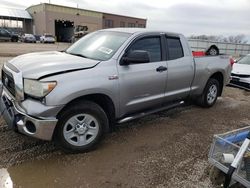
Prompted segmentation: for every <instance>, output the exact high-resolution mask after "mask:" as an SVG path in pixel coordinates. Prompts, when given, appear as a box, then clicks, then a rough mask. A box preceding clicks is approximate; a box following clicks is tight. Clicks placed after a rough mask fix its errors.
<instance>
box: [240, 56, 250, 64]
mask: <svg viewBox="0 0 250 188" xmlns="http://www.w3.org/2000/svg"><path fill="white" fill-rule="evenodd" d="M237 63H238V64H246V65H250V55H247V56H245V57H243V58H241V59H240V60H239V61H238V62H237Z"/></svg>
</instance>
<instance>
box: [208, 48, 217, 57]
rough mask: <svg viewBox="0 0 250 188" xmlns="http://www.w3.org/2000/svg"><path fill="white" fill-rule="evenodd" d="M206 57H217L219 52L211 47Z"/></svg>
mask: <svg viewBox="0 0 250 188" xmlns="http://www.w3.org/2000/svg"><path fill="white" fill-rule="evenodd" d="M208 55H211V56H216V55H219V50H218V49H217V48H215V47H211V48H210V49H209V50H208Z"/></svg>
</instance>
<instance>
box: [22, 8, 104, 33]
mask: <svg viewBox="0 0 250 188" xmlns="http://www.w3.org/2000/svg"><path fill="white" fill-rule="evenodd" d="M27 10H28V12H29V13H30V14H31V15H32V17H33V22H34V25H35V27H34V28H35V31H34V32H35V33H36V34H39V35H42V34H44V33H51V34H52V35H55V20H68V21H71V22H74V25H86V26H88V29H89V31H90V32H92V31H95V30H98V29H101V28H102V17H103V15H102V13H98V12H93V11H88V10H82V9H76V8H70V7H64V6H58V5H51V4H40V5H35V6H32V7H29V8H28V9H27Z"/></svg>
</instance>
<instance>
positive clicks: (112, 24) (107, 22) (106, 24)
mask: <svg viewBox="0 0 250 188" xmlns="http://www.w3.org/2000/svg"><path fill="white" fill-rule="evenodd" d="M104 26H105V28H110V27H114V21H113V20H108V19H107V20H105V23H104Z"/></svg>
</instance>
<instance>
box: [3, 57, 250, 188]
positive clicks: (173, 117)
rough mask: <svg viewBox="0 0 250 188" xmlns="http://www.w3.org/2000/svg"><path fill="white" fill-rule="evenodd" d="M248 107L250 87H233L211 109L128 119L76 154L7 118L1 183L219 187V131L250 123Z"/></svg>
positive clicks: (108, 187) (187, 109)
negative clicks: (215, 144) (214, 146)
mask: <svg viewBox="0 0 250 188" xmlns="http://www.w3.org/2000/svg"><path fill="white" fill-rule="evenodd" d="M8 59H9V58H8V57H7V58H0V62H1V61H2V62H3V61H6V60H8ZM249 109H250V92H246V91H243V90H239V89H235V88H229V87H226V88H225V90H224V93H223V96H222V97H221V98H219V99H218V101H217V103H216V105H215V106H214V107H212V108H209V109H204V108H200V107H196V106H194V105H189V106H184V107H179V108H176V109H173V110H170V111H165V112H161V113H157V114H154V115H150V116H147V117H145V118H142V119H139V120H136V121H133V122H130V123H126V124H123V125H122V127H119V128H117V130H116V131H114V132H113V133H110V134H108V135H107V136H106V138H105V139H104V140H103V142H102V143H101V144H100V145H99V147H98V148H97V149H96V150H95V151H92V152H89V153H85V154H75V155H68V154H65V153H63V152H61V151H60V150H58V149H57V148H56V147H55V146H54V145H53V143H50V142H43V141H39V140H36V139H32V138H28V137H26V136H23V135H20V134H17V133H14V132H13V131H11V130H8V128H7V127H6V125H5V122H4V121H3V120H1V121H0V168H2V169H0V187H3V185H4V184H5V185H6V184H8V185H11V184H12V183H13V185H14V187H25V188H26V187H36V188H39V187H83V188H85V187H86V188H99V187H102V188H112V187H114V188H116V187H118V188H123V187H124V188H130V187H131V188H144V187H145V188H147V187H148V188H149V187H150V188H151V187H156V188H165V187H170V188H174V187H177V188H183V187H186V188H202V187H208V188H210V187H211V188H212V187H215V185H213V184H212V182H211V181H210V179H209V175H208V172H209V169H210V166H209V163H208V160H207V158H208V152H209V148H210V144H211V143H212V138H213V135H214V134H217V133H224V132H226V131H230V130H233V129H237V128H240V127H244V126H247V125H249V126H250V115H249ZM6 177H9V179H8V181H7V182H5V180H6ZM1 185H2V186H1Z"/></svg>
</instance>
